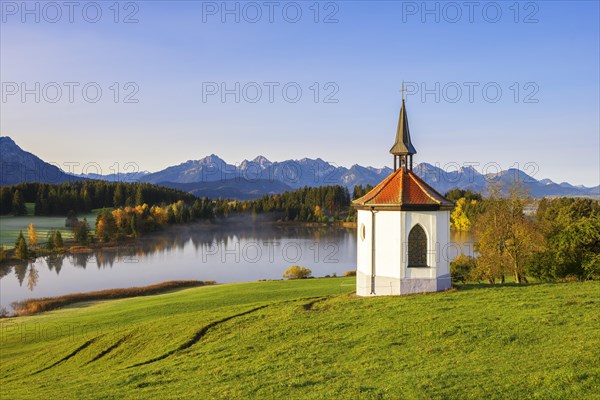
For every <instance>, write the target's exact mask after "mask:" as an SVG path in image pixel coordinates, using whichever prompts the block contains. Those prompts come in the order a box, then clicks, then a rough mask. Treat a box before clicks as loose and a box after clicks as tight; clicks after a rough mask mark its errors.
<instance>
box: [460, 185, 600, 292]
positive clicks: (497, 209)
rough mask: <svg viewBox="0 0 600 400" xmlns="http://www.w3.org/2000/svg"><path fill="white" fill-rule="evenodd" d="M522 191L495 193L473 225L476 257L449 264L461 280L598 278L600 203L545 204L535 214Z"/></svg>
mask: <svg viewBox="0 0 600 400" xmlns="http://www.w3.org/2000/svg"><path fill="white" fill-rule="evenodd" d="M529 201H530V199H528V198H527V197H526V196H524V195H523V193H519V192H518V189H517V190H515V191H513V192H512V193H511V194H510V195H509V196H503V197H501V196H499V195H498V193H497V192H496V193H495V192H492V193H491V195H490V196H489V197H488V198H486V199H485V200H484V204H485V205H484V207H483V208H482V212H481V214H480V215H479V216H478V217H477V218H476V220H475V221H476V222H475V225H474V229H473V231H474V236H475V241H476V242H475V250H476V251H477V252H478V256H477V258H474V257H468V256H464V255H463V256H459V257H458V258H457V259H455V260H454V261H453V262H452V263H451V273H452V276H453V279H454V280H457V281H481V280H483V281H488V282H489V283H495V282H496V281H498V280H499V281H500V282H501V283H503V282H504V281H505V276H506V275H512V276H513V277H514V282H516V283H521V282H525V283H526V282H527V276H531V277H534V278H536V279H539V280H542V281H552V280H564V279H579V280H585V279H593V278H598V277H600V201H598V200H593V199H585V198H557V199H542V200H540V202H539V205H538V208H537V211H536V214H535V215H531V216H529V215H526V214H525V213H524V206H525V204H526V203H527V202H529Z"/></svg>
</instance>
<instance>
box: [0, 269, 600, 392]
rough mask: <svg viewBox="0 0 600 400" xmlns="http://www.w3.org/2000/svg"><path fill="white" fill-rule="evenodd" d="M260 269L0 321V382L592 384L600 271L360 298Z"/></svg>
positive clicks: (220, 386) (18, 385)
mask: <svg viewBox="0 0 600 400" xmlns="http://www.w3.org/2000/svg"><path fill="white" fill-rule="evenodd" d="M353 289H354V279H353V278H331V279H310V280H302V281H290V282H284V281H276V282H257V283H246V284H230V285H219V286H215V287H204V288H198V289H189V290H184V291H180V292H174V293H168V294H163V295H157V296H150V297H142V298H133V299H123V300H114V301H107V302H101V303H96V304H81V305H79V306H75V307H72V308H69V309H64V310H59V311H55V312H50V313H46V314H41V315H37V316H32V317H23V318H19V319H15V320H3V321H2V341H1V343H0V345H1V353H0V354H1V355H2V362H1V366H0V385H1V388H2V394H3V397H4V396H6V398H10V399H25V398H32V397H33V398H62V399H76V398H77V399H82V398H101V399H108V398H160V399H164V398H172V399H181V398H211V399H216V398H222V399H226V398H227V399H231V398H257V399H279V398H286V399H331V398H344V399H348V398H353V399H354V398H361V399H363V398H364V399H387V398H389V399H397V398H406V399H412V398H415V399H416V398H419V399H421V398H434V399H436V398H486V399H500V398H543V399H568V398H573V399H583V398H585V399H590V398H592V397H593V396H594V393H596V395H597V391H596V392H594V391H595V390H597V388H598V385H599V384H600V363H599V362H598V348H599V346H600V338H599V335H598V324H599V322H600V321H599V318H600V317H599V315H598V312H597V310H598V305H599V304H600V282H585V283H567V284H540V285H532V286H522V287H515V286H503V287H484V288H478V287H476V286H473V287H470V288H467V289H471V290H459V291H451V292H446V293H435V294H428V295H415V296H404V297H392V298H370V299H361V298H356V297H353V295H351V292H352V291H353Z"/></svg>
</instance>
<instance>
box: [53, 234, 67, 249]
mask: <svg viewBox="0 0 600 400" xmlns="http://www.w3.org/2000/svg"><path fill="white" fill-rule="evenodd" d="M52 244H53V247H54V248H55V249H56V250H61V249H62V248H63V247H64V243H63V238H62V234H61V233H60V231H59V230H56V231H54V238H53V239H52Z"/></svg>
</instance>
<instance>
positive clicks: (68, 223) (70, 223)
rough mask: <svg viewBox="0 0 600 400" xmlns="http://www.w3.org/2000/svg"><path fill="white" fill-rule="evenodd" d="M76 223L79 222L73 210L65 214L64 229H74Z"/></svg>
mask: <svg viewBox="0 0 600 400" xmlns="http://www.w3.org/2000/svg"><path fill="white" fill-rule="evenodd" d="M78 222H79V220H78V219H77V213H75V211H73V210H71V211H69V212H68V214H67V219H65V227H66V228H74V227H75V225H77V223H78Z"/></svg>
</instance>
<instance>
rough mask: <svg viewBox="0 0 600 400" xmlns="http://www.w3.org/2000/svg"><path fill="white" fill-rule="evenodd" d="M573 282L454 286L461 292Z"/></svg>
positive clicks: (463, 284) (460, 284)
mask: <svg viewBox="0 0 600 400" xmlns="http://www.w3.org/2000/svg"><path fill="white" fill-rule="evenodd" d="M569 283H572V282H556V281H549V282H528V283H515V282H506V283H495V284H493V285H492V284H489V283H455V284H453V285H452V288H453V289H456V290H458V291H460V292H462V291H465V290H475V289H503V288H516V287H521V288H522V287H529V286H539V285H568V284H569Z"/></svg>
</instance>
